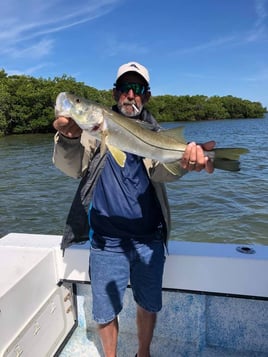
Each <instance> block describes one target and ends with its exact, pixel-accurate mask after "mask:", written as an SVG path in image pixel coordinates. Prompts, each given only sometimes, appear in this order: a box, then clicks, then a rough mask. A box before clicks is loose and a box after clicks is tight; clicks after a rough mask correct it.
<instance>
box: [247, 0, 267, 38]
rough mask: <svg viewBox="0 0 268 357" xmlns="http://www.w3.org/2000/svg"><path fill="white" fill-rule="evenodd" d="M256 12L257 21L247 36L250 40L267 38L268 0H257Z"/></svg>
mask: <svg viewBox="0 0 268 357" xmlns="http://www.w3.org/2000/svg"><path fill="white" fill-rule="evenodd" d="M254 5H255V12H256V21H255V23H254V25H253V28H252V30H251V31H250V33H249V34H248V36H247V41H248V42H254V41H258V40H261V39H263V38H267V25H266V19H267V16H268V14H267V9H266V8H267V0H255V1H254Z"/></svg>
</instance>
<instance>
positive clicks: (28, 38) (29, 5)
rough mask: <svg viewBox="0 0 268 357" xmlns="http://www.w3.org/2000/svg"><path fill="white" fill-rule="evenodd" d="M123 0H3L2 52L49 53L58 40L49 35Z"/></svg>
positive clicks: (0, 14)
mask: <svg viewBox="0 0 268 357" xmlns="http://www.w3.org/2000/svg"><path fill="white" fill-rule="evenodd" d="M120 1H121V0H80V1H79V2H72V1H66V0H46V1H43V0H23V1H21V0H9V1H8V2H5V3H3V4H1V10H0V54H1V55H3V54H4V55H6V56H8V55H9V56H11V57H12V58H15V57H16V58H19V57H20V58H22V57H24V58H27V57H28V56H29V55H30V54H31V56H32V55H33V56H34V57H42V56H46V55H47V54H48V53H49V52H50V51H52V49H53V43H54V40H53V39H52V38H48V36H52V34H53V33H56V32H59V31H63V30H65V29H67V28H70V27H74V26H77V25H79V24H82V23H85V22H89V21H91V20H93V19H96V18H98V17H100V16H104V15H106V14H107V13H108V12H110V11H111V10H112V9H113V8H114V6H115V5H116V4H117V3H119V2H120ZM44 37H46V38H44Z"/></svg>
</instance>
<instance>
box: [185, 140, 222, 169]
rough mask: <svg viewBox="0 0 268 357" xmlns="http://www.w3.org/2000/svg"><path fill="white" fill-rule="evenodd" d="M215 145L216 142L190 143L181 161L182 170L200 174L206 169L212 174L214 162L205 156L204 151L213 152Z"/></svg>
mask: <svg viewBox="0 0 268 357" xmlns="http://www.w3.org/2000/svg"><path fill="white" fill-rule="evenodd" d="M215 144H216V143H215V141H208V142H206V143H204V144H196V143H194V142H191V143H189V144H188V145H187V147H186V149H185V152H184V154H183V157H182V160H181V166H182V168H184V169H186V170H189V171H198V172H199V171H201V170H203V169H205V170H206V171H207V172H208V173H212V172H213V171H214V166H213V162H212V161H211V160H210V159H209V158H208V157H207V156H205V155H204V150H212V149H213V148H214V146H215Z"/></svg>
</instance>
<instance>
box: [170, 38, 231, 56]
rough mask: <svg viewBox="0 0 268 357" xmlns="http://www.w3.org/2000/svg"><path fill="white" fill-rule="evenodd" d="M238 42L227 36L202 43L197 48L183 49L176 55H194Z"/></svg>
mask: <svg viewBox="0 0 268 357" xmlns="http://www.w3.org/2000/svg"><path fill="white" fill-rule="evenodd" d="M236 41H237V39H236V37H235V36H226V37H221V38H216V39H213V40H211V41H208V42H204V43H201V44H199V45H196V46H192V47H188V48H182V49H180V50H178V51H176V55H184V54H193V53H195V52H200V51H206V50H209V49H215V48H218V47H222V46H225V45H227V44H233V43H234V42H236ZM172 55H174V53H172Z"/></svg>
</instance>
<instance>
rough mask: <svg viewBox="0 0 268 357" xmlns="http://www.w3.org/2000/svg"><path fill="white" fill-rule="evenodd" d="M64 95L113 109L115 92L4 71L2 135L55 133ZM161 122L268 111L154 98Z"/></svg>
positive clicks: (253, 105)
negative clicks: (56, 113)
mask: <svg viewBox="0 0 268 357" xmlns="http://www.w3.org/2000/svg"><path fill="white" fill-rule="evenodd" d="M60 92H73V93H76V94H77V95H79V96H82V97H85V98H88V99H90V100H93V101H95V102H97V103H100V104H102V105H105V106H109V107H111V106H112V105H113V104H114V100H113V97H112V90H98V89H96V88H93V87H90V86H88V85H86V84H85V83H83V82H77V81H76V80H75V78H73V77H70V76H67V75H65V74H64V75H62V76H61V77H55V78H53V79H51V78H48V79H44V78H35V77H31V76H26V75H10V76H8V75H7V73H6V72H5V71H4V70H3V69H2V70H0V134H1V135H10V134H25V133H48V132H53V127H52V122H53V120H54V104H55V99H56V97H57V95H58V94H59V93H60ZM146 107H147V109H148V110H150V111H151V113H152V114H153V115H154V117H155V118H157V120H158V121H159V122H167V121H169V122H171V121H189V120H191V121H195V120H215V119H236V118H262V117H264V114H265V113H266V112H267V109H266V108H265V107H263V106H262V105H261V103H259V102H251V101H249V100H245V99H241V98H236V97H233V96H231V95H228V96H224V97H219V96H213V97H207V96H204V95H195V96H189V95H184V96H173V95H161V96H152V97H151V99H150V101H149V103H147V105H146Z"/></svg>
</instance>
